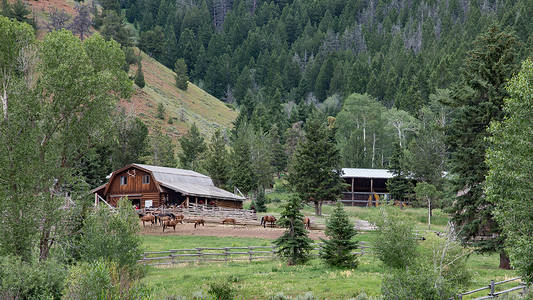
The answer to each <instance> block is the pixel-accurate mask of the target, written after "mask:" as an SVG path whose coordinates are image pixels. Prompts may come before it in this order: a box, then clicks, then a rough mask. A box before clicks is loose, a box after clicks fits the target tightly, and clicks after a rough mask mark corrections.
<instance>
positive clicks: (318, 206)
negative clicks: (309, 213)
mask: <svg viewBox="0 0 533 300" xmlns="http://www.w3.org/2000/svg"><path fill="white" fill-rule="evenodd" d="M315 215H317V216H321V215H322V201H315Z"/></svg>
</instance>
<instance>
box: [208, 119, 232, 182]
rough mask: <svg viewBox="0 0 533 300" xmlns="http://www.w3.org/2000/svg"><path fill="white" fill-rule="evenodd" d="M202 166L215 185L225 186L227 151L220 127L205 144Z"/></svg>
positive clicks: (227, 173)
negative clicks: (209, 141) (206, 144)
mask: <svg viewBox="0 0 533 300" xmlns="http://www.w3.org/2000/svg"><path fill="white" fill-rule="evenodd" d="M204 168H205V169H206V171H207V173H208V174H209V177H211V179H212V180H213V183H214V184H215V186H217V187H220V188H222V187H225V185H226V184H227V183H228V180H229V171H230V166H229V153H228V150H227V149H226V142H225V141H224V137H223V136H222V132H221V131H220V129H217V130H216V131H215V133H214V134H213V136H212V137H211V143H210V144H209V145H208V146H207V151H206V155H205V161H204Z"/></svg>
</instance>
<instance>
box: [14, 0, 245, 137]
mask: <svg viewBox="0 0 533 300" xmlns="http://www.w3.org/2000/svg"><path fill="white" fill-rule="evenodd" d="M13 1H14V0H9V2H13ZM26 3H27V4H28V5H29V6H30V8H31V9H32V11H33V13H34V15H35V17H36V19H37V24H38V27H39V30H38V32H37V36H38V38H43V37H44V35H45V33H46V31H45V30H44V29H43V28H44V24H45V20H47V18H48V15H47V14H48V12H49V11H50V10H51V9H52V8H57V9H59V10H62V11H66V12H67V13H69V14H71V15H74V14H75V10H74V6H75V4H76V2H75V1H74V0H47V1H27V2H26ZM130 26H131V25H130ZM136 53H137V54H138V53H139V51H138V50H137V51H136ZM141 56H142V65H143V71H144V78H145V82H146V86H145V87H144V88H143V89H142V90H141V89H139V88H138V87H136V93H135V94H134V95H133V97H132V99H131V100H130V101H121V102H120V103H119V105H120V106H121V107H123V108H124V109H125V110H126V112H127V113H129V114H130V115H134V116H139V117H140V118H141V119H142V120H143V121H144V122H145V123H146V124H147V125H148V127H149V129H150V131H153V130H154V129H155V128H156V127H159V128H161V129H162V130H163V132H165V133H167V134H168V135H169V136H170V137H171V138H172V141H173V143H174V144H175V145H176V146H178V147H179V143H178V141H177V138H178V137H179V136H181V135H183V134H185V133H186V132H187V130H188V129H189V128H190V126H191V125H192V124H193V123H196V126H197V127H198V129H199V130H200V133H202V135H204V136H205V137H207V138H208V137H210V136H211V134H212V133H213V132H214V131H215V130H216V128H219V127H220V128H222V129H229V128H232V126H233V125H232V122H233V121H234V120H235V118H237V115H238V112H237V111H235V110H232V109H229V108H228V107H227V106H226V105H225V104H224V103H223V102H222V101H220V100H218V99H217V98H215V97H213V96H211V95H209V94H208V93H207V92H205V91H204V90H202V89H200V88H199V87H197V86H196V85H194V84H192V83H189V89H188V90H187V91H182V90H179V89H178V88H176V87H175V85H174V72H173V71H172V70H170V69H168V68H167V67H165V66H163V65H162V64H160V63H158V62H157V61H155V60H154V59H152V58H150V57H148V56H147V55H146V54H144V53H141ZM136 68H137V67H136V66H131V68H130V75H131V76H133V75H134V74H135V71H136ZM159 103H163V105H164V107H165V120H160V119H158V118H156V115H157V105H158V104H159ZM169 118H172V121H173V124H168V120H169Z"/></svg>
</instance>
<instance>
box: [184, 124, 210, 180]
mask: <svg viewBox="0 0 533 300" xmlns="http://www.w3.org/2000/svg"><path fill="white" fill-rule="evenodd" d="M178 140H179V142H180V145H181V150H182V152H181V153H180V154H178V156H179V159H180V164H181V167H182V168H185V169H189V170H197V168H198V166H199V165H200V164H199V160H200V158H201V156H202V154H203V153H204V152H205V151H206V150H207V146H206V145H205V141H204V138H203V137H202V136H201V135H200V131H198V127H196V124H195V123H193V124H192V125H191V128H190V129H189V131H188V132H187V134H185V135H183V136H182V137H180V138H179V139H178Z"/></svg>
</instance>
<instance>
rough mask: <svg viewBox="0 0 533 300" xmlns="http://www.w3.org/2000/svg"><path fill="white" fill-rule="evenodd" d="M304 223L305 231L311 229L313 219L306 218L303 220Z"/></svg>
mask: <svg viewBox="0 0 533 300" xmlns="http://www.w3.org/2000/svg"><path fill="white" fill-rule="evenodd" d="M302 223H304V225H305V229H309V227H311V218H309V217H305V218H304V219H303V220H302Z"/></svg>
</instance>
